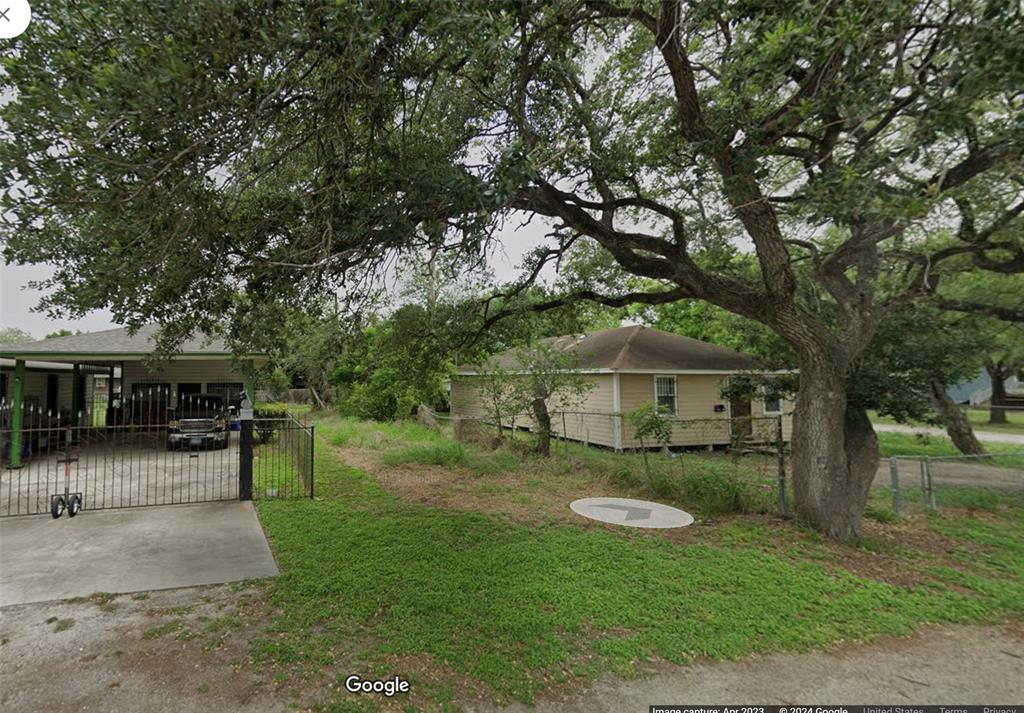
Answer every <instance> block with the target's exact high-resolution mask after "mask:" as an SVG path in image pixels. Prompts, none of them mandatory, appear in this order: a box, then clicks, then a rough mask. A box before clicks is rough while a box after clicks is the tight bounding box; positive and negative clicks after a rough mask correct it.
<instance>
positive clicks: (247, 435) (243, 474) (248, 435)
mask: <svg viewBox="0 0 1024 713" xmlns="http://www.w3.org/2000/svg"><path fill="white" fill-rule="evenodd" d="M240 407H241V408H240V409H239V421H240V425H241V432H240V434H239V448H238V455H239V459H240V460H239V465H238V499H239V500H252V402H251V401H249V397H248V396H246V397H245V398H243V399H242V403H241V404H240Z"/></svg>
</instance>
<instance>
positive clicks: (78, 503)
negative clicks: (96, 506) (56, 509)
mask: <svg viewBox="0 0 1024 713" xmlns="http://www.w3.org/2000/svg"><path fill="white" fill-rule="evenodd" d="M81 509H82V498H81V497H79V496H78V495H72V496H71V497H70V498H68V517H74V516H75V515H77V514H78V513H79V511H80V510H81Z"/></svg>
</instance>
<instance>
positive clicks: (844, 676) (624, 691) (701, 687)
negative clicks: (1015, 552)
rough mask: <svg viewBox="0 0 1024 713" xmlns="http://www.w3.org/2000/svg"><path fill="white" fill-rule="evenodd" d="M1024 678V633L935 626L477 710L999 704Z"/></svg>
mask: <svg viewBox="0 0 1024 713" xmlns="http://www.w3.org/2000/svg"><path fill="white" fill-rule="evenodd" d="M1021 681H1024V638H1022V637H1021V634H1020V632H1016V633H1014V632H1011V631H1007V630H1006V629H998V628H995V627H982V626H961V627H946V628H941V629H930V630H928V631H925V632H924V633H922V634H920V635H918V636H914V637H911V638H908V639H894V640H890V641H887V642H884V643H880V644H874V645H867V646H856V647H853V646H851V647H847V648H845V649H840V650H839V651H837V652H827V653H822V652H813V653H807V654H770V655H767V656H754V657H750V658H747V659H744V660H742V661H726V662H722V663H702V664H697V665H695V666H690V667H685V668H673V669H672V670H671V671H669V672H666V673H661V674H658V675H655V676H652V677H650V678H639V679H635V680H622V679H620V678H616V677H614V676H610V675H609V676H605V677H604V678H602V679H601V680H600V681H598V683H597V684H596V685H595V686H594V687H593V688H591V689H590V690H589V691H587V692H586V693H584V694H583V695H578V694H577V693H573V694H572V695H571V696H569V697H568V698H567V699H566V700H558V701H540V702H538V703H537V704H536V705H535V706H524V705H520V704H515V705H512V706H509V707H507V708H501V707H497V706H492V705H489V704H488V705H479V704H477V705H467V706H466V710H467V711H469V712H471V713H484V712H485V711H486V712H487V713H494V712H497V711H502V712H503V713H634V712H635V713H646V711H647V710H648V706H650V705H653V704H684V705H685V704H688V705H700V704H712V703H714V704H719V705H722V704H737V705H772V704H775V705H778V704H782V705H787V704H789V705H826V704H846V705H866V704H890V705H901V704H903V705H906V704H911V705H950V704H951V703H953V702H954V701H955V702H956V703H957V704H975V705H986V704H988V705H993V704H995V703H996V701H1004V702H1006V703H1017V702H1019V701H1020V700H1021V696H1022V691H1024V689H1022V687H1021Z"/></svg>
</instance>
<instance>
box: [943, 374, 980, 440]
mask: <svg viewBox="0 0 1024 713" xmlns="http://www.w3.org/2000/svg"><path fill="white" fill-rule="evenodd" d="M932 401H933V402H934V403H935V411H936V412H937V413H938V414H939V418H940V419H942V423H943V424H944V425H945V426H946V433H948V434H949V438H950V440H952V441H953V445H954V446H956V447H957V450H959V451H960V452H961V453H965V454H967V455H971V456H974V455H981V454H983V453H984V452H985V449H984V447H983V446H982V445H981V442H980V441H979V440H978V438H977V437H976V436H975V435H974V429H973V428H971V423H970V421H968V420H967V415H966V414H964V412H963V411H961V410H960V408H959V407H958V406H957V405H956V404H955V403H954V402H953V399H951V398H949V394H947V393H946V387H945V385H944V384H941V383H939V382H937V381H933V382H932Z"/></svg>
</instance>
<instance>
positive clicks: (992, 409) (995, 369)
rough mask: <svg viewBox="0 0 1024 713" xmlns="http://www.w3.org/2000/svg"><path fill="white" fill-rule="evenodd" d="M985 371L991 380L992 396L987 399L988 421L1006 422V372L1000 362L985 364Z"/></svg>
mask: <svg viewBox="0 0 1024 713" xmlns="http://www.w3.org/2000/svg"><path fill="white" fill-rule="evenodd" d="M985 371H986V372H987V373H988V378H989V379H990V380H991V381H992V398H991V399H990V400H989V410H988V422H989V423H1006V372H1005V371H1004V370H1003V368H1002V365H1001V364H986V365H985Z"/></svg>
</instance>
